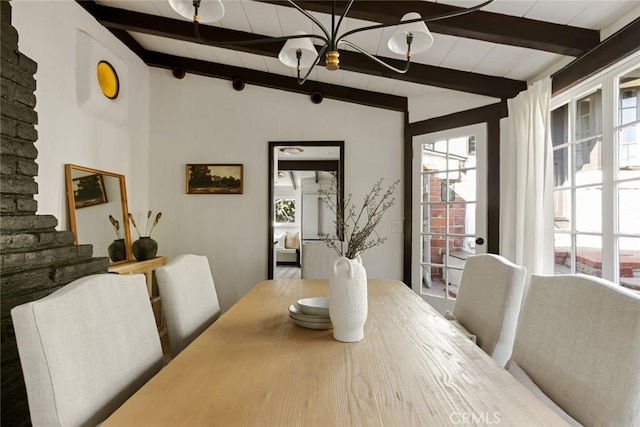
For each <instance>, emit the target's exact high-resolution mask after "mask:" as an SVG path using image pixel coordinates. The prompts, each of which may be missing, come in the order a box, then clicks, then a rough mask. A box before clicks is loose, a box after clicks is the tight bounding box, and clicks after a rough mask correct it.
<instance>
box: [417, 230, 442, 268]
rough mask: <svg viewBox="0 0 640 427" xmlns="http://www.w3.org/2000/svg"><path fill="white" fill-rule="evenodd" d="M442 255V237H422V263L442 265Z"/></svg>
mask: <svg viewBox="0 0 640 427" xmlns="http://www.w3.org/2000/svg"><path fill="white" fill-rule="evenodd" d="M443 253H444V237H443V236H429V235H427V236H422V262H423V263H432V264H442V254H443Z"/></svg>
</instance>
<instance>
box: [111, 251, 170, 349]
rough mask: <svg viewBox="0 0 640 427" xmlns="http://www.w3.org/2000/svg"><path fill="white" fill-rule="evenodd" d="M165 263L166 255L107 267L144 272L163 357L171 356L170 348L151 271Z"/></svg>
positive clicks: (122, 271)
mask: <svg viewBox="0 0 640 427" xmlns="http://www.w3.org/2000/svg"><path fill="white" fill-rule="evenodd" d="M166 263H167V257H165V256H158V257H155V258H152V259H148V260H146V261H132V262H127V263H124V264H117V265H114V266H111V267H109V273H115V274H144V275H145V277H146V278H147V291H148V292H149V298H150V299H151V307H152V308H153V314H154V316H155V318H156V325H157V326H158V334H159V335H160V343H161V344H162V351H163V353H164V355H165V359H166V360H167V361H168V360H169V359H170V358H171V348H170V345H169V336H168V335H167V325H165V323H164V315H163V314H162V304H161V300H160V295H158V287H157V285H156V284H155V276H154V274H153V272H154V271H155V269H156V268H158V267H162V266H163V265H165V264H166Z"/></svg>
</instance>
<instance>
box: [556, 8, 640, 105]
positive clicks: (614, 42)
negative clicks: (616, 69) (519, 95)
mask: <svg viewBox="0 0 640 427" xmlns="http://www.w3.org/2000/svg"><path fill="white" fill-rule="evenodd" d="M639 40H640V18H636V19H635V20H633V21H631V22H630V23H629V24H627V25H626V26H625V27H624V28H622V29H620V30H619V31H618V32H616V33H615V34H614V35H612V36H611V37H609V38H607V39H606V40H604V41H603V42H602V43H601V44H600V45H598V46H597V47H596V48H594V49H592V50H590V51H589V52H587V53H586V54H584V55H583V56H581V57H580V58H578V59H576V60H575V61H573V62H571V63H570V64H568V65H567V66H566V67H564V68H562V69H561V70H559V71H557V72H556V73H555V74H553V75H552V76H551V86H552V92H553V94H554V95H557V94H558V93H560V92H561V91H563V90H565V89H568V88H570V87H571V86H574V85H575V84H577V83H579V82H582V81H584V80H585V79H587V78H588V77H590V76H593V75H594V74H596V73H598V72H600V71H602V70H604V69H605V68H607V67H609V66H611V65H613V64H615V63H616V62H618V61H619V60H621V59H622V58H625V57H626V56H629V55H631V54H633V53H635V52H637V51H638V50H640V42H638V41H639Z"/></svg>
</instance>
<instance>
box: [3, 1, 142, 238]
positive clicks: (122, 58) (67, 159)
mask: <svg viewBox="0 0 640 427" xmlns="http://www.w3.org/2000/svg"><path fill="white" fill-rule="evenodd" d="M11 4H12V7H13V15H12V18H13V25H14V27H16V29H17V30H18V35H19V41H18V46H19V48H20V51H21V52H22V53H24V54H25V55H27V56H28V57H30V58H31V59H33V60H34V61H36V62H37V63H38V71H37V73H36V76H35V77H36V81H37V90H36V98H37V105H36V111H37V113H38V120H39V124H38V125H37V130H38V142H37V143H36V147H37V148H38V158H37V163H38V165H39V172H38V177H37V181H38V186H39V194H38V195H37V196H36V200H37V201H38V213H40V214H52V215H55V216H56V218H58V220H59V226H58V229H61V230H68V229H69V225H68V216H67V207H66V198H65V183H64V164H65V163H75V164H78V165H82V166H88V167H92V168H97V169H101V170H107V171H111V172H115V173H120V174H124V175H125V177H126V181H127V190H128V196H129V203H130V208H131V209H132V210H133V211H135V210H140V211H144V210H145V209H146V206H147V204H148V203H147V197H148V151H149V150H148V141H149V119H148V111H149V96H148V78H149V77H148V74H149V73H148V67H147V66H146V65H145V64H144V63H143V62H142V61H141V60H140V59H138V57H137V56H135V55H134V54H133V53H132V52H131V51H130V50H129V49H128V48H127V47H125V46H124V45H123V44H122V43H121V42H120V41H119V40H117V39H116V38H115V37H114V36H113V35H112V34H111V33H110V32H109V31H107V30H106V29H105V28H103V27H101V26H100V25H99V24H98V23H97V22H96V21H95V19H94V18H93V17H91V16H90V15H89V14H88V13H87V12H85V11H84V9H82V8H81V7H79V6H78V5H77V4H76V2H74V1H71V0H64V1H29V0H14V1H12V2H11ZM96 57H100V58H103V59H107V60H109V61H110V62H111V63H112V64H113V65H114V66H115V68H116V72H117V73H118V75H119V78H120V82H121V92H120V95H119V96H118V98H117V99H115V100H109V99H107V98H106V97H104V96H102V95H101V94H99V93H98V95H99V96H98V97H96V96H95V95H96V91H97V90H98V89H97V86H96V85H97V79H96V77H95V66H96V65H97V63H93V59H94V58H96ZM82 93H84V94H85V97H84V99H82V100H80V101H79V96H78V95H79V94H82ZM80 98H82V96H80ZM103 222H104V226H105V227H108V228H111V224H110V223H109V220H108V218H106V217H105V218H104V221H103ZM109 231H111V230H109Z"/></svg>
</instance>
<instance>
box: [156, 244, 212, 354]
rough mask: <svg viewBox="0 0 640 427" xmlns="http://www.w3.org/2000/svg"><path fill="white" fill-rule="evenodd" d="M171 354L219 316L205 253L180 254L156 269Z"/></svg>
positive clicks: (175, 352)
mask: <svg viewBox="0 0 640 427" xmlns="http://www.w3.org/2000/svg"><path fill="white" fill-rule="evenodd" d="M156 280H157V282H158V291H159V292H160V297H161V298H162V311H163V313H164V316H165V321H166V323H167V332H168V334H169V343H170V344H171V353H172V354H173V357H175V356H177V355H178V353H180V352H181V351H182V350H183V349H184V348H185V347H186V346H187V345H188V344H189V343H190V342H191V341H193V340H194V339H195V338H196V337H197V336H198V335H200V334H201V333H202V331H204V330H205V329H206V328H207V327H208V326H209V325H211V324H212V323H213V322H214V321H215V320H216V319H217V318H218V317H219V316H220V303H219V302H218V295H217V294H216V288H215V285H214V283H213V277H212V276H211V269H210V268H209V261H208V260H207V257H206V256H203V255H194V254H183V255H179V256H177V257H175V258H174V259H172V260H171V261H169V263H167V264H166V265H164V266H162V267H160V268H158V269H157V270H156Z"/></svg>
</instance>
